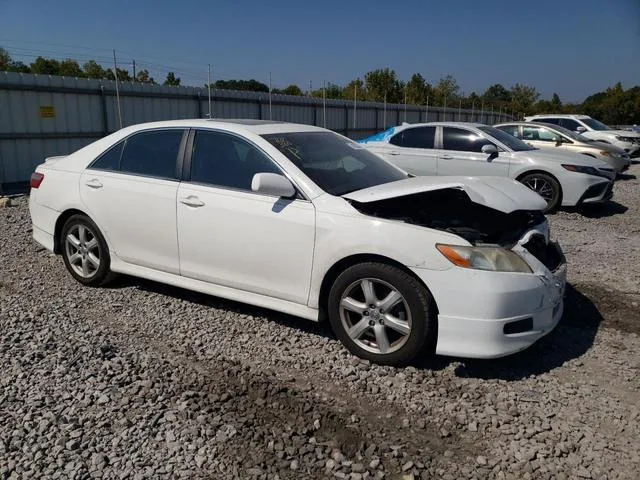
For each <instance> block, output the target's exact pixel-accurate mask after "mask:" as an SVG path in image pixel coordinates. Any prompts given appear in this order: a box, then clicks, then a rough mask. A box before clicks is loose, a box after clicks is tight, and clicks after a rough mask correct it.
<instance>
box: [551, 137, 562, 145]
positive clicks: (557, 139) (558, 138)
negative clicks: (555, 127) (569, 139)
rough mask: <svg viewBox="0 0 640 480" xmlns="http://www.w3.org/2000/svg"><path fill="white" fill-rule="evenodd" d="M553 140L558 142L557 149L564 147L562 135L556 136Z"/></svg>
mask: <svg viewBox="0 0 640 480" xmlns="http://www.w3.org/2000/svg"><path fill="white" fill-rule="evenodd" d="M553 140H554V141H555V142H556V147H559V146H560V145H562V137H561V136H560V135H556V136H555V137H553Z"/></svg>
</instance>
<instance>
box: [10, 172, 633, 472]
mask: <svg viewBox="0 0 640 480" xmlns="http://www.w3.org/2000/svg"><path fill="white" fill-rule="evenodd" d="M630 173H631V174H632V175H638V176H640V166H638V165H635V166H633V167H632V170H631V172H630ZM639 188H640V181H639V180H638V179H635V178H628V179H625V180H621V181H620V182H618V183H617V185H616V187H615V200H616V201H617V202H619V205H620V206H616V204H613V205H609V206H605V207H601V208H593V209H587V210H581V211H578V212H571V211H563V212H560V213H557V214H555V215H552V216H551V217H550V220H551V225H552V232H553V234H555V235H556V236H557V237H559V239H560V240H561V241H562V243H563V244H564V245H565V249H566V251H567V256H568V259H569V262H570V273H569V280H570V282H571V283H572V286H571V287H570V288H569V291H568V293H567V313H566V315H565V317H564V319H563V320H562V322H561V324H560V325H559V327H558V328H557V329H556V331H555V332H553V333H552V334H551V335H549V336H548V337H547V338H545V339H543V340H542V341H540V342H539V343H538V344H536V345H534V346H533V347H532V348H530V349H529V350H527V351H525V352H522V353H520V354H518V355H515V356H512V357H508V358H505V359H501V360H493V361H477V360H476V361H468V360H461V359H448V358H444V357H436V358H425V359H423V360H421V361H419V362H418V363H416V364H415V365H414V366H411V367H408V368H404V369H396V368H391V367H380V366H376V365H371V364H369V363H368V362H362V361H360V360H358V359H357V358H354V357H353V356H351V355H349V354H348V353H347V352H346V351H345V350H344V349H343V348H342V347H341V346H340V344H339V343H338V342H337V340H335V338H334V337H333V335H332V334H331V333H330V332H329V331H328V329H327V328H326V327H324V326H322V325H316V324H312V323H309V322H306V321H304V320H298V319H295V318H291V317H287V316H285V315H282V314H279V313H275V312H270V311H266V310H261V309H256V308H253V307H248V306H245V305H241V304H237V303H232V302H227V301H223V300H220V299H217V298H214V297H207V296H204V295H198V294H194V293H191V292H187V291H184V290H180V289H175V288H171V287H167V286H163V285H159V284H156V283H152V282H146V281H142V280H137V279H132V278H121V279H119V280H118V281H116V283H115V284H113V285H111V286H110V288H103V289H91V288H83V287H81V286H80V285H79V284H77V283H75V282H74V281H73V280H72V279H71V277H70V276H69V275H68V274H67V273H66V271H65V270H64V267H63V264H62V261H61V259H60V258H57V257H55V256H52V255H50V254H49V253H48V252H46V251H44V250H43V249H41V248H39V247H37V246H36V245H35V244H34V243H33V242H32V240H31V239H30V231H29V215H28V210H27V204H26V199H24V198H21V199H17V200H16V201H15V202H14V203H15V204H16V206H14V207H10V208H3V209H0V332H1V334H2V335H1V337H0V362H1V363H0V364H1V365H2V370H1V371H0V387H1V388H0V477H1V478H11V479H13V478H36V477H46V478H105V479H107V478H116V479H124V478H131V479H141V478H225V479H226V478H263V479H264V478H269V479H276V478H281V479H287V478H296V479H297V478H343V479H379V478H390V479H395V478H403V479H404V478H406V479H411V478H414V479H419V478H420V479H422V478H425V479H426V478H444V479H458V478H496V479H507V478H512V479H516V478H517V479H520V478H524V479H527V478H543V479H550V478H557V479H562V478H597V479H606V478H609V479H611V478H637V472H638V470H639V469H640V437H639V435H638V432H639V431H640V428H639V427H640V401H639V399H640V380H639V378H638V371H639V369H640V338H639V337H638V333H639V332H640V328H639V326H638V322H640V315H639V313H640V307H638V301H640V298H639V297H638V293H639V292H640V195H639V193H640V192H639ZM624 208H627V209H628V210H627V211H626V212H624V213H621V212H622V210H623V209H624ZM596 217H599V218H596Z"/></svg>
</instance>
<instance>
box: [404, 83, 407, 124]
mask: <svg viewBox="0 0 640 480" xmlns="http://www.w3.org/2000/svg"><path fill="white" fill-rule="evenodd" d="M404 123H407V87H406V86H405V87H404Z"/></svg>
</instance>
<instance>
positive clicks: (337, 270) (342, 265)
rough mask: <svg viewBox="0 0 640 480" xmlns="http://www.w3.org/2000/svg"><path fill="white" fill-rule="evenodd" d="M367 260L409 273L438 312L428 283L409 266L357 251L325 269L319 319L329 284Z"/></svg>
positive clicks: (326, 299)
mask: <svg viewBox="0 0 640 480" xmlns="http://www.w3.org/2000/svg"><path fill="white" fill-rule="evenodd" d="M367 262H377V263H384V264H386V265H391V266H394V267H396V268H398V269H400V270H402V271H403V272H405V273H406V274H407V275H411V276H412V277H413V278H415V279H416V280H417V281H418V282H419V283H420V285H422V286H423V287H424V288H425V289H426V290H427V291H428V292H429V294H430V295H431V298H432V300H433V306H434V308H435V313H436V314H437V313H438V311H439V310H438V304H437V302H436V300H435V298H434V297H433V294H432V293H431V289H430V288H429V287H428V285H426V284H425V283H424V282H423V281H422V279H421V278H420V277H418V276H417V275H416V274H415V273H413V272H412V271H411V269H410V268H408V267H407V266H406V265H403V264H402V263H400V262H398V261H397V260H394V259H392V258H390V257H386V256H384V255H379V254H375V253H358V254H354V255H349V256H347V257H344V258H342V259H340V260H338V261H337V262H336V263H334V264H333V265H332V266H331V267H330V268H329V269H328V270H327V272H326V273H325V275H324V277H323V278H322V283H321V284H320V293H319V298H318V306H319V309H320V320H324V319H325V318H326V310H327V301H328V299H329V292H330V291H331V286H332V285H333V283H334V282H335V281H336V279H337V278H338V276H339V275H340V274H341V273H342V272H344V271H345V270H346V269H347V268H349V267H352V266H354V265H358V264H359V263H367ZM436 319H437V316H436ZM436 324H437V322H436Z"/></svg>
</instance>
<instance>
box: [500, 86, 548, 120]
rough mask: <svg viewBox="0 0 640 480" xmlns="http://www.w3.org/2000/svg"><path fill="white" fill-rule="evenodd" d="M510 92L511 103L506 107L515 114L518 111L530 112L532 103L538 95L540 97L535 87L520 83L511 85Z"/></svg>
mask: <svg viewBox="0 0 640 480" xmlns="http://www.w3.org/2000/svg"><path fill="white" fill-rule="evenodd" d="M510 93H511V103H510V104H509V106H508V108H509V109H510V110H511V111H514V112H517V113H516V114H517V115H519V114H520V113H523V114H525V115H527V114H529V113H531V112H532V111H533V104H534V103H535V101H536V100H537V99H538V97H540V94H539V93H538V91H537V90H536V88H535V87H530V86H527V85H522V84H520V83H516V84H515V85H514V86H513V87H511V91H510Z"/></svg>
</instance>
